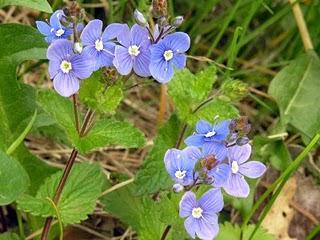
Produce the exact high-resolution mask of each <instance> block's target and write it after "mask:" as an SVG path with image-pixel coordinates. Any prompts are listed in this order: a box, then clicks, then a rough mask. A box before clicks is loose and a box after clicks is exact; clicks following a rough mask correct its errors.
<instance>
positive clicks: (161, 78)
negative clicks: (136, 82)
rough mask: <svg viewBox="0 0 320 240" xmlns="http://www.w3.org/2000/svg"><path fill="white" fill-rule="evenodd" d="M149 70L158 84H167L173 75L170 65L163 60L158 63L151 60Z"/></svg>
mask: <svg viewBox="0 0 320 240" xmlns="http://www.w3.org/2000/svg"><path fill="white" fill-rule="evenodd" d="M149 69H150V73H151V75H152V77H153V78H154V79H155V80H157V81H158V82H160V83H167V82H169V81H170V80H171V79H172V77H173V74H174V72H173V66H172V64H171V63H170V61H169V62H167V61H165V60H164V59H162V60H160V61H153V60H152V59H151V63H150V66H149Z"/></svg>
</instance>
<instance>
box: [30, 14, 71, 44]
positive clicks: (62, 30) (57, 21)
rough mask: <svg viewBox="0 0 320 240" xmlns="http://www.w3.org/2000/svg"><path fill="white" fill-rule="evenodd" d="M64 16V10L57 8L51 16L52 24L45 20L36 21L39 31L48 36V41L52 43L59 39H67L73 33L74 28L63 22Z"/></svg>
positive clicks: (46, 38)
mask: <svg viewBox="0 0 320 240" xmlns="http://www.w3.org/2000/svg"><path fill="white" fill-rule="evenodd" d="M64 16H65V15H64V13H63V11H62V10H57V11H55V12H54V13H53V14H52V15H51V17H50V25H49V24H48V23H46V22H43V21H36V25H37V28H38V30H39V32H40V33H41V34H42V35H44V36H46V37H45V40H46V41H47V42H48V43H52V42H53V41H55V40H57V39H67V38H68V37H69V36H70V35H71V34H72V33H73V31H72V28H70V27H65V26H63V25H62V24H61V19H62V18H63V17H64Z"/></svg>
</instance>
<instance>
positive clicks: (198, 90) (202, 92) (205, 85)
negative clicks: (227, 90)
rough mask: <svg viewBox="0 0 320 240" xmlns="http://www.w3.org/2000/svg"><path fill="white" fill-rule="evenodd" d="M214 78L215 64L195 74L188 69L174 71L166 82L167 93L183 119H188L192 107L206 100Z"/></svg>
mask: <svg viewBox="0 0 320 240" xmlns="http://www.w3.org/2000/svg"><path fill="white" fill-rule="evenodd" d="M215 80H216V68H215V66H210V67H208V68H207V69H205V70H203V71H201V72H200V73H198V74H196V75H194V74H192V73H191V72H190V71H189V70H188V69H184V70H181V71H177V72H176V73H175V76H174V78H173V79H172V80H171V81H170V82H169V84H168V87H169V95H170V96H171V98H172V99H173V101H174V104H175V107H176V109H177V112H178V115H179V117H180V118H181V119H182V120H183V121H188V119H189V118H190V117H191V116H192V111H193V110H194V108H195V107H196V106H198V105H199V104H200V103H201V102H202V101H204V100H206V98H207V97H208V95H209V93H210V92H211V90H212V85H213V83H214V82H215Z"/></svg>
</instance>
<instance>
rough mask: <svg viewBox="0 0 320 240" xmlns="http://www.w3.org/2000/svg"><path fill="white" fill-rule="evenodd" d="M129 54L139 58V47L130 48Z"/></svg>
mask: <svg viewBox="0 0 320 240" xmlns="http://www.w3.org/2000/svg"><path fill="white" fill-rule="evenodd" d="M128 53H129V54H130V55H131V56H134V57H136V56H138V55H139V54H140V51H139V47H138V46H137V45H132V46H130V47H129V48H128Z"/></svg>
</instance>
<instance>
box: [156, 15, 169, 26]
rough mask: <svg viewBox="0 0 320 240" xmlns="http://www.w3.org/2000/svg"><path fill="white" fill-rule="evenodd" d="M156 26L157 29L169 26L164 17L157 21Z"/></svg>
mask: <svg viewBox="0 0 320 240" xmlns="http://www.w3.org/2000/svg"><path fill="white" fill-rule="evenodd" d="M158 25H159V27H166V26H168V25H169V24H168V21H167V19H166V18H165V17H161V18H159V19H158Z"/></svg>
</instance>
